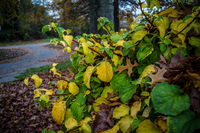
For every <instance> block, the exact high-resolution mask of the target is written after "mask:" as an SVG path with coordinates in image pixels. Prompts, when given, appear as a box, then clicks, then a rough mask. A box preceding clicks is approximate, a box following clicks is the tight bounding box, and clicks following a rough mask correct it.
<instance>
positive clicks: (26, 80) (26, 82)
mask: <svg viewBox="0 0 200 133" xmlns="http://www.w3.org/2000/svg"><path fill="white" fill-rule="evenodd" d="M28 81H29V78H27V77H26V78H25V79H24V84H25V85H27V86H28Z"/></svg>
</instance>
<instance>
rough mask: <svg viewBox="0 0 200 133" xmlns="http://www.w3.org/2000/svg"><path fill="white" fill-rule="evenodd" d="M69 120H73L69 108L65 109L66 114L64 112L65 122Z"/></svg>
mask: <svg viewBox="0 0 200 133" xmlns="http://www.w3.org/2000/svg"><path fill="white" fill-rule="evenodd" d="M69 118H73V114H72V112H71V109H70V108H67V109H66V112H65V120H67V119H69Z"/></svg>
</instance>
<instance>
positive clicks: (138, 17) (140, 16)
mask: <svg viewBox="0 0 200 133" xmlns="http://www.w3.org/2000/svg"><path fill="white" fill-rule="evenodd" d="M145 5H146V4H145ZM142 17H143V16H142V15H139V16H137V17H136V18H135V20H134V21H133V22H134V23H135V21H137V20H138V19H141V18H142Z"/></svg>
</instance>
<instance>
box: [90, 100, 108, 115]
mask: <svg viewBox="0 0 200 133" xmlns="http://www.w3.org/2000/svg"><path fill="white" fill-rule="evenodd" d="M102 103H104V104H109V103H110V102H109V101H108V100H106V98H104V97H98V98H97V99H96V100H95V101H94V103H93V108H94V111H96V112H97V111H99V109H100V108H99V107H98V105H101V104H102Z"/></svg>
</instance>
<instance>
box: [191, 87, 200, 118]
mask: <svg viewBox="0 0 200 133" xmlns="http://www.w3.org/2000/svg"><path fill="white" fill-rule="evenodd" d="M190 88H193V89H192V92H191V93H190V95H189V96H190V104H191V105H192V107H193V108H194V111H195V112H196V113H197V115H200V87H199V88H194V87H191V86H190Z"/></svg>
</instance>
